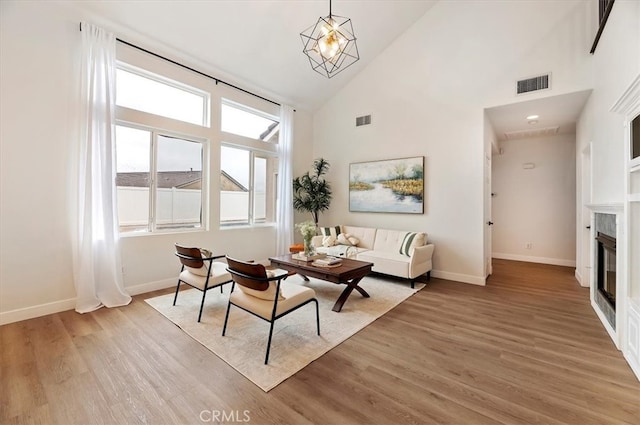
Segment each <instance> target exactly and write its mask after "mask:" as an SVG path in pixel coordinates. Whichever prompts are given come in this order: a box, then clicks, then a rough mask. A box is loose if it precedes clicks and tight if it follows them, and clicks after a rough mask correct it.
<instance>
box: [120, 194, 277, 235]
mask: <svg viewBox="0 0 640 425" xmlns="http://www.w3.org/2000/svg"><path fill="white" fill-rule="evenodd" d="M117 194H118V218H119V222H120V226H121V227H125V226H144V225H146V224H147V223H148V221H149V189H148V188H146V187H131V186H118V188H117ZM201 201H202V196H201V191H200V190H199V189H198V190H194V189H176V188H171V189H158V199H157V200H156V209H157V224H158V225H160V226H170V225H195V224H198V223H200V210H201V208H200V207H201ZM254 210H255V218H256V220H264V218H265V217H266V194H265V193H264V192H263V193H256V196H255V205H254ZM248 211H249V193H248V192H237V191H222V192H220V223H246V222H247V220H248Z"/></svg>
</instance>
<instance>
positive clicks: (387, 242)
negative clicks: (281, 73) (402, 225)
mask: <svg viewBox="0 0 640 425" xmlns="http://www.w3.org/2000/svg"><path fill="white" fill-rule="evenodd" d="M406 234H407V231H406V230H387V229H378V231H377V232H376V241H375V243H374V244H373V250H374V251H385V252H393V253H394V254H399V253H400V245H401V244H402V241H403V239H404V235H406Z"/></svg>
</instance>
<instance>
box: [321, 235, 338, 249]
mask: <svg viewBox="0 0 640 425" xmlns="http://www.w3.org/2000/svg"><path fill="white" fill-rule="evenodd" d="M335 244H336V238H335V237H333V236H331V235H329V236H324V237H323V238H322V246H324V247H325V248H328V247H330V246H334V245H335Z"/></svg>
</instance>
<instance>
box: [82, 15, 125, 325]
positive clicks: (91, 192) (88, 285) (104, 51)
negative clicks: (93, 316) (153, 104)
mask: <svg viewBox="0 0 640 425" xmlns="http://www.w3.org/2000/svg"><path fill="white" fill-rule="evenodd" d="M81 36H82V58H81V76H80V83H81V88H80V94H81V98H80V101H79V102H80V104H79V111H80V115H79V120H80V133H79V136H80V140H79V141H78V142H79V145H78V147H79V151H78V159H79V164H78V176H77V178H78V193H77V196H78V198H77V201H78V202H77V207H78V210H77V227H76V234H75V241H74V242H75V243H74V280H75V282H74V283H75V286H76V293H77V301H76V311H78V312H79V313H87V312H90V311H93V310H96V309H98V308H100V307H102V306H106V307H116V306H121V305H126V304H129V303H130V302H131V297H130V296H129V295H128V294H127V293H126V292H125V291H124V284H123V279H122V265H121V259H120V248H119V246H118V223H117V209H116V189H115V184H114V182H115V175H116V169H115V144H114V134H115V101H116V99H115V94H116V89H115V77H116V39H115V36H114V35H113V34H111V33H108V32H106V31H105V30H103V29H102V28H99V27H96V26H93V25H90V24H86V23H84V22H83V23H82V32H81Z"/></svg>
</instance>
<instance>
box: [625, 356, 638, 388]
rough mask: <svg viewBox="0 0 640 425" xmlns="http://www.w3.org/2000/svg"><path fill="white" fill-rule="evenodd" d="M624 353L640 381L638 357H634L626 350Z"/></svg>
mask: <svg viewBox="0 0 640 425" xmlns="http://www.w3.org/2000/svg"><path fill="white" fill-rule="evenodd" d="M622 355H623V356H624V359H625V360H626V361H627V363H629V367H631V370H632V371H633V373H635V375H636V378H638V381H640V364H638V362H637V361H636V358H635V357H633V356H632V355H631V354H630V353H625V352H624V351H623V352H622Z"/></svg>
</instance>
